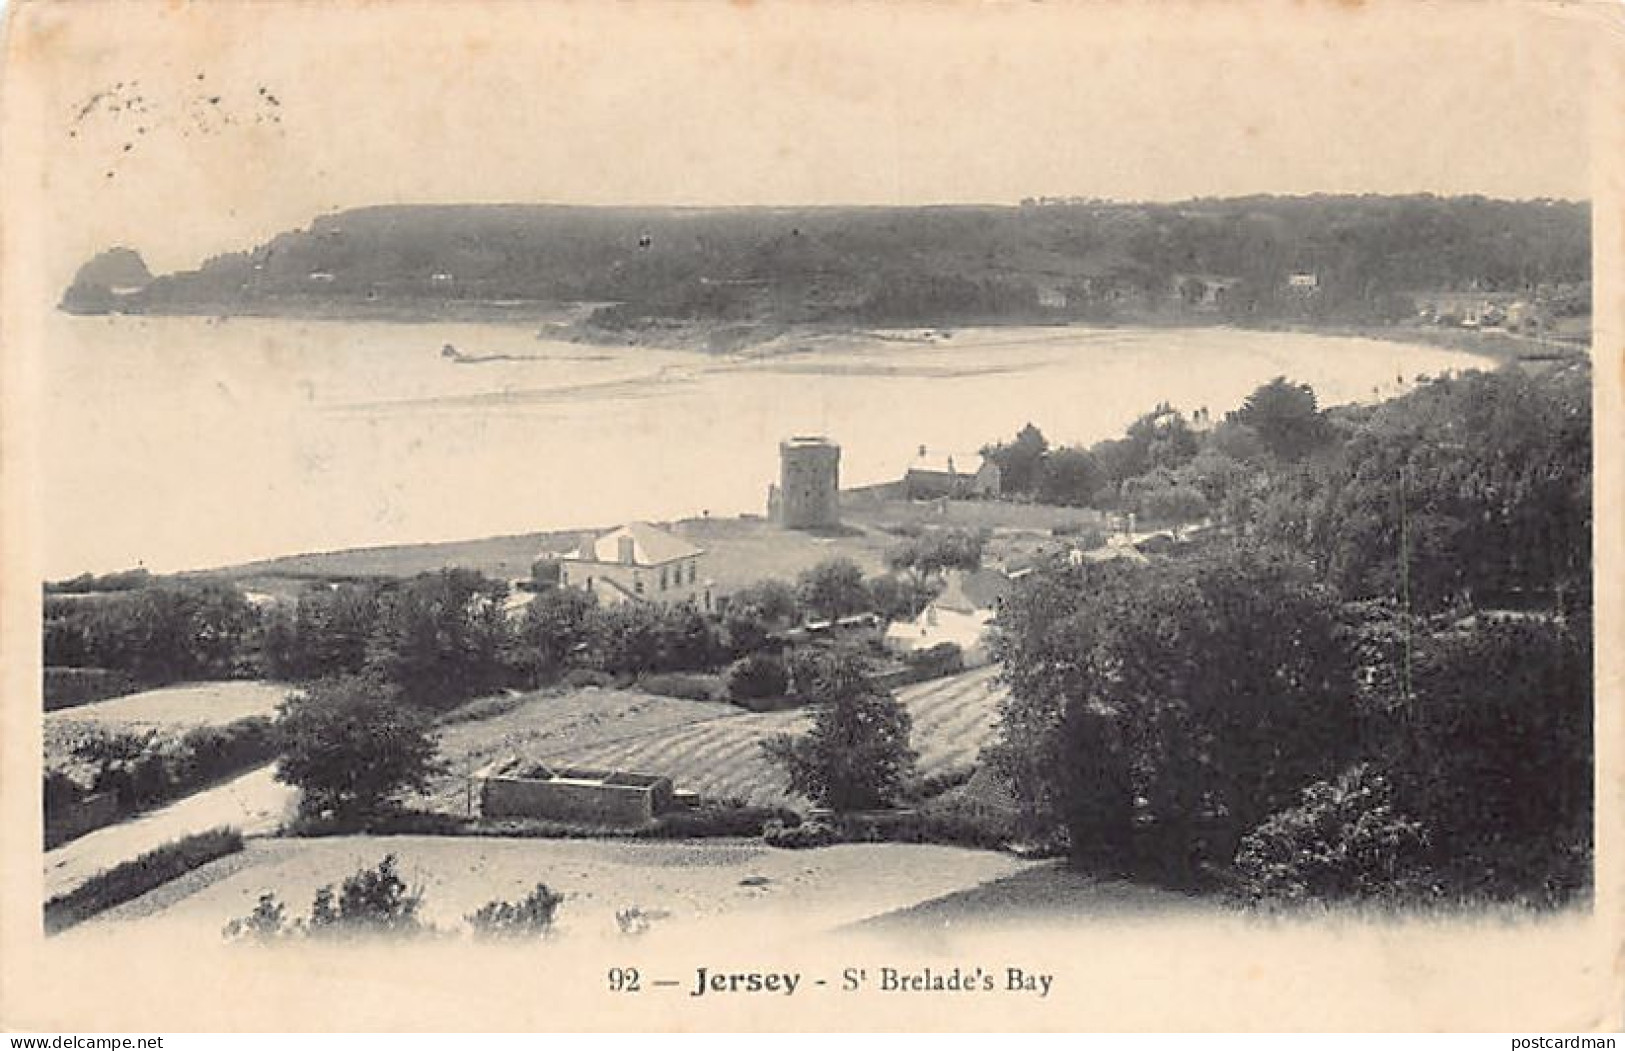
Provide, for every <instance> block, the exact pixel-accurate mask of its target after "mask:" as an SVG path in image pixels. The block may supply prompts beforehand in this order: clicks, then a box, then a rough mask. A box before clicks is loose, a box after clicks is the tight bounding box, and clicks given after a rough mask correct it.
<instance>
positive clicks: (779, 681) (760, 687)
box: [727, 653, 790, 704]
mask: <svg viewBox="0 0 1625 1051" xmlns="http://www.w3.org/2000/svg"><path fill="white" fill-rule="evenodd" d="M727 684H728V699H729V700H730V701H733V702H734V703H735V704H743V703H744V702H746V701H759V700H766V699H768V698H770V697H782V696H784V691H785V690H786V689H788V688H789V685H790V677H789V672H788V671H787V670H786V669H785V666H784V659H783V658H782V657H780V656H778V655H777V654H774V653H752V654H751V655H750V656H748V657H745V658H744V659H743V660H739V661H736V662H734V664H733V666H732V667H730V668H729V669H728V674H727Z"/></svg>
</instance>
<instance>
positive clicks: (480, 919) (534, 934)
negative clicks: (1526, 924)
mask: <svg viewBox="0 0 1625 1051" xmlns="http://www.w3.org/2000/svg"><path fill="white" fill-rule="evenodd" d="M563 903H564V896H563V895H562V894H554V893H553V892H552V891H551V890H549V889H548V887H547V884H545V883H538V884H536V889H535V890H533V891H531V892H530V894H529V895H527V896H526V897H525V898H524V899H523V900H522V901H517V902H507V901H489V902H486V903H485V904H484V905H482V906H480V908H479V909H478V910H477V911H475V912H471V913H469V914H468V916H467V917H466V919H467V920H468V925H469V926H470V927H471V928H473V930H474V936H475V937H476V938H545V937H546V936H547V935H548V933H549V932H550V931H551V930H552V929H553V917H554V915H555V914H556V913H557V912H558V910H559V906H560V905H561V904H563Z"/></svg>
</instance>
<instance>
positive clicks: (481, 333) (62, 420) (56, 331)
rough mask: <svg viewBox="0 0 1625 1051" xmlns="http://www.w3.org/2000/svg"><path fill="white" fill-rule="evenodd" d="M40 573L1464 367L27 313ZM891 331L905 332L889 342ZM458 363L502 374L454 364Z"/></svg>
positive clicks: (605, 501) (472, 516) (973, 442)
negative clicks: (35, 354) (820, 439)
mask: <svg viewBox="0 0 1625 1051" xmlns="http://www.w3.org/2000/svg"><path fill="white" fill-rule="evenodd" d="M49 335H50V340H49V345H48V346H47V347H46V348H45V354H44V360H43V362H42V377H41V378H42V380H43V383H44V388H45V389H44V405H45V409H46V416H45V418H44V419H45V433H44V434H42V435H41V441H40V455H41V461H42V462H41V465H40V466H41V468H42V471H41V486H42V494H41V496H42V520H41V522H40V525H41V527H42V535H43V537H44V538H45V539H44V544H45V550H44V552H43V556H44V568H45V571H46V573H47V575H48V576H51V577H59V576H66V575H72V574H74V573H78V572H80V571H83V570H97V571H102V570H108V569H113V568H119V567H125V566H131V565H135V564H137V563H142V564H145V565H147V566H148V567H149V568H151V569H154V570H157V571H166V570H172V569H181V568H194V567H202V566H210V565H221V564H226V563H231V562H238V561H244V560H248V559H253V558H260V557H267V556H272V555H279V554H291V553H295V552H300V551H312V550H329V549H334V548H342V547H352V546H360V545H370V544H384V543H396V542H411V541H425V540H436V539H450V538H458V537H474V536H487V535H494V534H501V533H519V532H530V531H534V530H540V529H549V528H569V527H579V526H590V525H599V524H605V523H613V522H617V521H621V520H625V519H629V518H656V519H658V518H668V517H677V516H684V515H693V514H699V513H701V512H702V511H707V510H708V511H710V512H711V513H713V514H734V513H738V512H745V511H754V512H760V511H761V510H762V508H763V505H764V502H765V498H766V493H767V487H768V484H769V482H771V481H772V480H773V479H774V478H775V477H776V474H777V443H778V441H779V439H780V438H782V437H784V436H786V435H790V434H806V433H817V434H828V435H830V436H832V437H833V438H835V439H836V440H837V441H839V442H840V443H841V445H842V447H843V456H842V464H841V466H842V481H843V483H844V484H848V485H855V484H863V483H866V482H875V481H881V480H884V479H888V478H895V477H897V476H898V474H899V473H900V472H901V470H902V469H903V467H904V465H905V464H906V463H907V462H908V460H909V458H910V457H911V456H912V455H913V453H914V452H915V450H917V448H918V447H919V446H920V445H925V446H927V447H929V448H931V449H934V450H942V451H957V452H961V453H964V454H972V453H974V451H975V450H976V449H977V448H979V447H980V446H981V445H983V444H984V443H986V442H988V441H992V440H997V439H1000V438H1004V437H1007V436H1009V435H1011V434H1013V433H1014V432H1015V431H1016V430H1017V429H1018V428H1019V427H1020V426H1021V425H1022V424H1024V423H1026V422H1027V421H1029V420H1030V421H1032V422H1034V423H1036V424H1037V425H1038V426H1039V427H1040V428H1041V429H1042V430H1043V431H1044V433H1045V434H1046V435H1047V436H1049V438H1050V439H1051V441H1052V442H1068V443H1071V442H1089V441H1094V440H1096V439H1100V438H1105V437H1110V436H1113V435H1115V434H1118V433H1120V432H1121V431H1122V428H1123V426H1124V425H1125V424H1127V423H1128V422H1129V421H1130V420H1131V419H1133V418H1134V417H1135V416H1136V415H1137V414H1139V413H1141V412H1144V411H1145V410H1147V409H1149V408H1151V407H1152V406H1153V405H1155V404H1156V403H1158V402H1160V401H1169V402H1172V403H1173V404H1174V405H1176V406H1177V407H1179V408H1181V409H1184V410H1187V411H1189V410H1193V409H1196V408H1198V407H1201V406H1207V407H1209V408H1210V409H1211V410H1212V412H1213V413H1214V415H1215V416H1217V415H1219V414H1220V413H1222V412H1223V411H1224V410H1227V409H1231V408H1234V407H1235V406H1236V405H1237V404H1239V403H1240V401H1241V399H1242V398H1243V397H1245V396H1246V394H1247V393H1248V392H1249V391H1250V390H1252V389H1253V388H1254V387H1256V386H1257V385H1258V384H1259V383H1262V382H1264V381H1266V380H1268V379H1270V378H1271V377H1273V376H1276V375H1286V376H1289V377H1291V378H1292V379H1294V380H1299V381H1303V382H1307V383H1310V384H1311V385H1313V386H1314V388H1315V390H1316V391H1317V392H1318V393H1319V395H1320V397H1321V401H1322V404H1332V403H1338V402H1346V401H1352V400H1359V399H1370V398H1373V397H1379V396H1380V397H1388V396H1391V395H1393V394H1395V393H1397V392H1398V391H1399V390H1401V389H1403V386H1402V384H1401V383H1400V382H1399V380H1400V377H1403V378H1404V380H1405V381H1407V382H1408V381H1410V380H1412V379H1413V378H1414V377H1415V376H1416V375H1417V374H1419V373H1428V374H1436V373H1439V372H1441V371H1444V370H1448V369H1456V370H1465V369H1469V368H1474V367H1488V364H1489V363H1488V362H1485V361H1484V360H1482V359H1479V358H1475V357H1473V356H1471V355H1467V354H1462V353H1457V352H1452V351H1447V350H1441V349H1438V348H1432V347H1411V346H1400V345H1397V344H1392V343H1384V342H1378V341H1372V340H1362V339H1347V338H1337V337H1327V336H1310V335H1301V334H1291V333H1258V332H1242V331H1235V330H1229V329H1179V330H1147V329H1098V330H1091V329H1055V328H1033V329H1008V328H1003V329H979V330H957V331H955V332H954V333H953V334H952V336H951V338H947V339H940V338H939V339H934V340H925V339H921V338H916V337H915V336H913V335H912V334H891V335H888V337H885V338H883V337H880V336H876V337H872V338H871V337H863V338H854V339H850V340H842V341H834V340H816V341H809V342H805V343H802V344H792V345H791V346H790V347H789V348H788V349H789V351H790V352H788V353H782V354H778V355H775V356H771V357H766V356H762V355H759V354H758V355H740V356H729V357H717V356H712V355H706V354H700V353H691V352H682V351H671V350H650V349H647V348H631V347H628V348H601V347H588V346H583V345H579V344H570V343H559V342H547V341H544V340H541V339H538V338H537V335H536V330H535V328H534V327H533V326H518V325H469V324H413V325H406V324H381V323H365V322H314V321H312V322H301V321H289V320H259V319H232V320H230V321H216V320H213V319H204V318H129V317H119V318H74V317H68V316H65V315H59V316H57V317H55V318H53V319H52V322H51V327H50V330H49ZM896 337H904V338H896ZM446 343H451V344H454V345H455V346H456V347H458V348H459V349H460V350H461V351H462V352H463V353H464V354H467V355H479V356H486V355H511V356H513V357H516V358H522V359H523V360H498V361H490V362H486V363H482V364H457V363H454V362H451V361H448V360H445V359H443V358H442V357H441V355H440V350H441V347H442V346H443V345H444V344H446Z"/></svg>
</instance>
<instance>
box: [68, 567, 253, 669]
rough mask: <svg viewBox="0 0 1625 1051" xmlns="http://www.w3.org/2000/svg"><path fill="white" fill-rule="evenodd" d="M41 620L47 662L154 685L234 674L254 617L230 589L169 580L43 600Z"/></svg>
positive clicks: (247, 606)
mask: <svg viewBox="0 0 1625 1051" xmlns="http://www.w3.org/2000/svg"><path fill="white" fill-rule="evenodd" d="M44 621H45V622H44V650H45V653H44V656H45V663H46V664H48V665H56V666H61V667H70V668H107V669H112V670H115V671H120V672H124V673H126V674H128V675H130V676H132V677H133V678H135V679H136V680H138V681H140V682H142V683H149V684H158V683H166V682H177V681H181V680H187V679H208V678H227V677H230V676H232V675H233V674H236V673H237V672H238V671H240V670H241V667H242V665H241V662H242V658H243V654H244V652H245V649H246V647H247V644H248V643H249V641H250V639H251V637H252V634H253V632H254V630H255V628H256V625H257V623H258V617H257V615H256V613H255V611H254V608H253V607H252V606H251V605H249V603H248V600H247V599H245V598H244V597H243V594H242V592H241V591H239V590H237V589H236V588H235V587H232V586H230V585H228V584H222V583H217V582H213V581H208V582H191V581H184V580H173V581H164V582H162V583H152V584H150V585H147V586H131V587H128V588H124V589H121V590H117V591H113V592H110V593H108V594H106V595H96V596H94V597H91V596H88V595H87V596H84V597H80V596H78V595H71V594H61V595H47V596H46V601H45V617H44Z"/></svg>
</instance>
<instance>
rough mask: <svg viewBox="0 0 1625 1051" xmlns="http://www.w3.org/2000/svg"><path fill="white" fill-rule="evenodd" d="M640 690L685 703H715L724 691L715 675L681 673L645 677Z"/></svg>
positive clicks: (639, 686)
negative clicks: (719, 694) (718, 695)
mask: <svg viewBox="0 0 1625 1051" xmlns="http://www.w3.org/2000/svg"><path fill="white" fill-rule="evenodd" d="M638 688H639V689H641V690H644V691H645V692H647V693H658V694H660V695H661V696H663V697H676V698H679V699H681V700H685V701H714V700H716V699H717V694H718V693H720V692H721V690H722V686H721V684H720V683H719V682H718V681H717V678H716V676H714V675H684V674H682V673H680V672H661V673H659V674H656V675H645V676H643V677H642V678H640V679H639V680H638Z"/></svg>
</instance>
